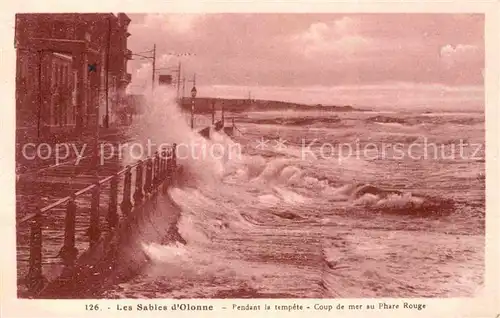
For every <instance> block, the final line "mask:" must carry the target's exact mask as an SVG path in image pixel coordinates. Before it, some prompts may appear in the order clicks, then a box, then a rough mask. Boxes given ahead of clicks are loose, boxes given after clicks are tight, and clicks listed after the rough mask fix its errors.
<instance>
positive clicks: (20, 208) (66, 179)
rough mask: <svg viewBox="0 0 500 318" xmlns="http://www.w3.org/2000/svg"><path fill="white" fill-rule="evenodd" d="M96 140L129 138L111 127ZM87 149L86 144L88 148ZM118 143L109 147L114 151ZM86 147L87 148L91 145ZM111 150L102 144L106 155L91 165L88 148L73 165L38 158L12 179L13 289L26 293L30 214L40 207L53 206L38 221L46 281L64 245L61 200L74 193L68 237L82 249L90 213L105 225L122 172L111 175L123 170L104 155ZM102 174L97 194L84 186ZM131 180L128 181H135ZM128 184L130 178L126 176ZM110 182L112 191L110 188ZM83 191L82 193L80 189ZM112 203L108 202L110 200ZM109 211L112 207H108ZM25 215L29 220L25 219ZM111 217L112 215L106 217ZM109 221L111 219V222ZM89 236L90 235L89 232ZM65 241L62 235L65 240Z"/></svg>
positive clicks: (64, 211) (106, 228) (64, 214)
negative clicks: (14, 226) (15, 279)
mask: <svg viewBox="0 0 500 318" xmlns="http://www.w3.org/2000/svg"><path fill="white" fill-rule="evenodd" d="M101 136H102V138H101V140H100V141H101V142H106V143H111V144H115V145H117V144H119V143H123V142H127V141H129V140H130V136H128V133H127V130H126V129H121V130H114V131H112V133H108V134H102V135H101ZM89 149H91V147H89ZM117 149H118V147H114V151H117ZM91 150H92V149H91ZM110 151H111V148H110V147H108V148H106V152H105V154H104V155H106V157H107V158H110V157H111V159H106V160H104V164H103V165H98V166H97V167H96V166H95V164H94V162H93V159H94V158H93V152H92V151H87V152H86V153H85V154H84V158H83V159H82V160H81V161H80V162H79V163H78V164H75V162H74V158H68V159H67V160H66V161H65V162H63V163H61V164H59V165H57V166H54V165H51V164H50V162H42V161H39V162H38V164H32V165H31V170H30V171H29V172H25V173H24V174H19V175H18V180H17V182H16V219H17V231H16V232H17V258H18V262H17V264H18V280H19V284H18V285H19V287H20V288H19V293H20V295H26V292H27V289H26V288H25V286H26V284H25V283H26V282H25V278H26V277H28V276H29V272H30V268H31V270H32V265H33V259H32V256H33V250H32V249H33V244H32V243H33V242H32V241H33V235H34V234H33V222H32V221H33V215H36V214H37V213H39V212H40V209H42V208H44V207H47V206H49V207H50V206H53V207H52V208H50V209H49V210H47V211H46V212H45V213H44V215H43V221H41V222H40V224H38V225H40V226H41V231H42V232H43V235H41V237H40V239H41V240H42V241H43V257H42V259H41V265H42V268H41V269H42V271H43V272H44V275H45V276H44V277H45V278H46V279H47V280H49V281H50V280H51V279H54V278H55V277H57V276H58V275H60V273H61V270H62V268H63V267H64V264H63V263H62V262H61V253H60V250H61V246H63V245H64V243H65V239H66V236H67V233H66V228H67V221H68V202H63V203H61V200H63V201H64V198H68V197H70V196H72V195H73V196H74V194H75V193H78V192H81V193H80V195H78V196H77V197H75V199H74V202H72V203H74V204H75V212H76V213H75V215H74V218H75V223H74V225H75V231H74V239H75V242H76V243H75V244H76V248H77V249H78V250H80V251H83V250H85V249H87V248H88V247H89V242H90V236H91V235H92V233H91V231H90V230H89V229H90V228H91V221H92V220H91V218H90V215H91V211H96V213H95V215H98V219H99V220H97V223H98V224H103V225H108V224H110V222H109V220H110V217H109V215H108V212H109V211H110V206H113V205H114V206H116V205H117V203H118V202H122V200H123V191H124V189H123V187H124V174H123V173H122V174H121V175H120V176H118V177H116V178H113V180H112V181H113V182H109V181H111V177H110V176H113V175H115V174H116V173H117V172H119V171H120V170H123V169H124V167H123V163H122V162H121V161H120V156H118V154H117V153H115V154H114V155H113V156H110ZM106 178H108V182H104V183H103V184H102V185H100V186H99V190H98V192H99V193H98V195H97V196H96V192H95V191H92V189H90V190H89V188H90V187H92V186H93V185H96V182H99V180H103V179H106ZM135 179H136V178H134V180H133V181H134V182H135ZM129 182H132V180H130V181H129ZM113 185H114V187H115V189H112V188H113ZM85 189H87V191H86V190H85ZM112 192H115V193H116V198H114V199H111V198H110V195H111V193H112ZM112 201H114V202H112ZM111 210H112V211H113V210H116V209H114V208H111ZM30 218H31V219H30ZM112 218H113V217H112ZM111 223H113V220H111ZM109 230H110V227H109V226H100V228H99V232H100V233H99V234H102V233H105V232H107V231H109ZM94 236H95V235H94ZM66 240H67V239H66Z"/></svg>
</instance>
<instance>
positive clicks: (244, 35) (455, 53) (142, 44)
mask: <svg viewBox="0 0 500 318" xmlns="http://www.w3.org/2000/svg"><path fill="white" fill-rule="evenodd" d="M130 17H131V19H132V22H131V25H130V28H129V31H130V33H132V35H131V36H130V37H129V40H128V47H129V48H130V49H131V50H132V51H133V52H134V53H138V52H142V51H147V50H150V49H152V47H153V44H154V43H156V47H157V57H158V59H157V68H162V67H170V66H175V65H176V64H177V62H178V61H179V60H181V61H182V66H183V71H184V72H183V73H184V76H185V77H186V78H189V79H191V78H192V76H193V74H194V73H195V72H196V78H197V88H198V91H199V95H200V96H220V97H237V98H244V97H247V96H248V92H249V91H251V94H252V96H253V97H255V98H259V99H266V98H267V99H281V100H289V101H297V102H304V103H311V104H315V103H323V104H350V105H359V106H377V105H381V106H395V107H410V108H412V107H426V108H435V107H439V106H442V107H443V108H447V109H450V108H451V109H455V108H456V109H471V108H481V109H482V108H483V104H484V97H483V96H484V90H483V76H482V72H483V69H484V17H483V16H482V15H451V14H391V15H388V14H363V15H359V14H358V15H357V14H208V15H179V14H176V15H167V14H161V15H159V14H145V15H138V14H130ZM168 53H192V54H195V55H194V56H185V57H181V58H178V57H175V56H172V55H169V54H168ZM128 68H129V72H131V73H132V76H133V77H132V84H131V86H130V91H131V92H139V91H140V89H141V88H143V87H146V86H147V85H150V84H149V83H150V81H151V63H150V61H138V60H134V61H130V62H129V65H128ZM160 72H161V73H168V71H160ZM191 86H192V84H191V83H186V94H188V93H189V89H190V88H191Z"/></svg>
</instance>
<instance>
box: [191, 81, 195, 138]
mask: <svg viewBox="0 0 500 318" xmlns="http://www.w3.org/2000/svg"><path fill="white" fill-rule="evenodd" d="M195 97H196V87H195V86H193V88H192V89H191V129H193V128H194V100H195Z"/></svg>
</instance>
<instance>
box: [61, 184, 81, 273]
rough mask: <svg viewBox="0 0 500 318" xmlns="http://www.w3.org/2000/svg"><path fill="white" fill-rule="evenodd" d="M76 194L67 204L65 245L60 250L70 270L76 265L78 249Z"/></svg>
mask: <svg viewBox="0 0 500 318" xmlns="http://www.w3.org/2000/svg"><path fill="white" fill-rule="evenodd" d="M75 199H76V197H75V195H74V194H73V195H72V196H71V199H70V200H69V201H68V204H67V206H66V220H65V229H64V245H63V247H62V248H61V250H60V251H59V256H60V257H61V258H62V259H63V262H64V265H65V269H66V270H68V269H69V270H70V269H72V268H73V266H74V265H75V260H76V257H77V256H78V249H77V248H76V246H75V227H76V226H75V223H76V202H75Z"/></svg>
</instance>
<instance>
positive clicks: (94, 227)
mask: <svg viewBox="0 0 500 318" xmlns="http://www.w3.org/2000/svg"><path fill="white" fill-rule="evenodd" d="M100 198H101V185H100V184H99V181H98V182H96V184H95V187H94V189H92V202H91V205H90V225H89V230H88V234H89V242H90V247H94V246H95V245H96V244H97V242H98V241H99V238H100V237H101V227H100V213H99V212H100V211H99V203H100Z"/></svg>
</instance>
